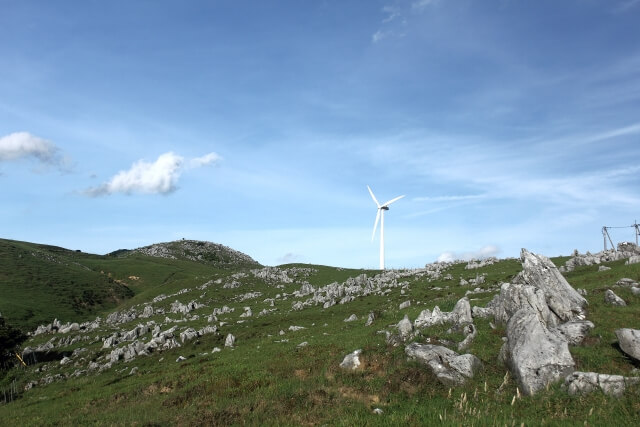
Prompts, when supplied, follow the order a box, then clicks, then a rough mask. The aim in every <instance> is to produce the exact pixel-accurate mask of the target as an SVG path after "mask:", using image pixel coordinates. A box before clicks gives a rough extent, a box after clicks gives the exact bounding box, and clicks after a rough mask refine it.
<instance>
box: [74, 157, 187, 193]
mask: <svg viewBox="0 0 640 427" xmlns="http://www.w3.org/2000/svg"><path fill="white" fill-rule="evenodd" d="M183 163H184V159H183V158H182V157H180V156H178V155H176V154H174V153H172V152H169V153H164V154H162V155H160V157H158V159H157V160H156V161H155V162H153V163H149V162H146V161H144V160H139V161H137V162H136V163H134V164H133V166H131V169H129V170H125V171H120V172H118V173H117V174H116V175H115V176H114V177H113V178H111V179H110V180H109V182H106V183H104V184H102V185H101V186H99V187H93V188H90V189H88V190H86V192H85V193H86V194H87V195H89V196H103V195H108V194H114V193H124V194H131V193H144V194H168V193H171V192H172V191H174V190H175V189H176V184H177V182H178V178H179V177H180V173H181V167H182V165H183Z"/></svg>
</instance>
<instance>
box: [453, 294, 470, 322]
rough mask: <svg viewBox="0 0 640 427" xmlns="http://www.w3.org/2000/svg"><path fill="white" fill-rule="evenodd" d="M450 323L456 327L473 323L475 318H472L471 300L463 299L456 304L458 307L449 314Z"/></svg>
mask: <svg viewBox="0 0 640 427" xmlns="http://www.w3.org/2000/svg"><path fill="white" fill-rule="evenodd" d="M449 321H450V322H451V323H453V324H454V325H464V324H466V323H473V317H472V316H471V304H469V298H467V297H463V298H460V299H459V300H458V302H456V305H455V306H454V307H453V310H451V313H450V314H449Z"/></svg>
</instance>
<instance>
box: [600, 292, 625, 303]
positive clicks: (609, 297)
mask: <svg viewBox="0 0 640 427" xmlns="http://www.w3.org/2000/svg"><path fill="white" fill-rule="evenodd" d="M604 302H606V303H607V304H610V305H615V306H618V307H624V306H626V305H627V303H626V302H625V301H624V300H623V299H622V298H620V297H619V296H618V295H616V294H615V293H614V292H613V291H612V290H611V289H607V291H606V292H605V293H604Z"/></svg>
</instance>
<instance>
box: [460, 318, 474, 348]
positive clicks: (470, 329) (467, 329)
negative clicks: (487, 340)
mask: <svg viewBox="0 0 640 427" xmlns="http://www.w3.org/2000/svg"><path fill="white" fill-rule="evenodd" d="M463 332H464V334H465V335H466V336H465V338H464V340H462V341H461V342H459V343H458V351H462V350H466V349H468V348H469V347H470V346H471V344H472V343H473V340H474V339H475V338H476V335H477V334H478V330H477V329H476V327H475V326H474V325H473V323H469V324H468V325H465V326H464V327H463Z"/></svg>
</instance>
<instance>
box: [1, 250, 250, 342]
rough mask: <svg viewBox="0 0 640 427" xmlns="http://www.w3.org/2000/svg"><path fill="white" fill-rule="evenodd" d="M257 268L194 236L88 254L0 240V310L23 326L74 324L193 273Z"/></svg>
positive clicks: (246, 259) (174, 284) (148, 295)
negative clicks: (190, 238) (59, 323)
mask: <svg viewBox="0 0 640 427" xmlns="http://www.w3.org/2000/svg"><path fill="white" fill-rule="evenodd" d="M259 266H260V264H258V263H257V262H256V261H254V260H253V259H251V258H250V257H249V256H247V255H245V254H243V253H241V252H238V251H235V250H233V249H230V248H227V247H225V246H222V245H217V244H215V243H210V242H199V241H193V240H184V241H177V242H168V243H160V244H156V245H151V246H147V247H144V248H140V249H136V250H118V251H116V252H113V253H111V254H108V255H93V254H87V253H83V252H80V251H73V250H68V249H64V248H60V247H57V246H50V245H41V244H35V243H28V242H20V241H15V240H6V239H0V313H1V314H2V315H3V317H4V318H5V319H6V320H7V323H9V324H11V325H13V326H17V327H20V328H22V329H24V330H32V329H35V327H36V326H38V325H39V324H44V323H49V322H51V321H52V320H53V319H54V318H59V319H64V320H65V321H77V322H81V321H85V320H89V319H92V318H94V317H95V316H96V315H98V314H101V313H103V312H105V311H108V310H111V309H113V308H115V307H116V306H120V305H122V304H124V306H126V305H127V302H128V301H131V303H133V302H135V301H138V300H140V298H152V297H153V296H155V295H157V294H158V293H161V292H164V291H166V290H167V289H172V288H173V287H177V288H178V289H179V287H180V286H181V282H182V281H183V280H186V279H190V278H192V277H194V275H195V276H197V275H206V274H210V273H211V272H214V271H218V270H219V269H222V270H229V269H234V270H236V269H242V268H248V267H259Z"/></svg>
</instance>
